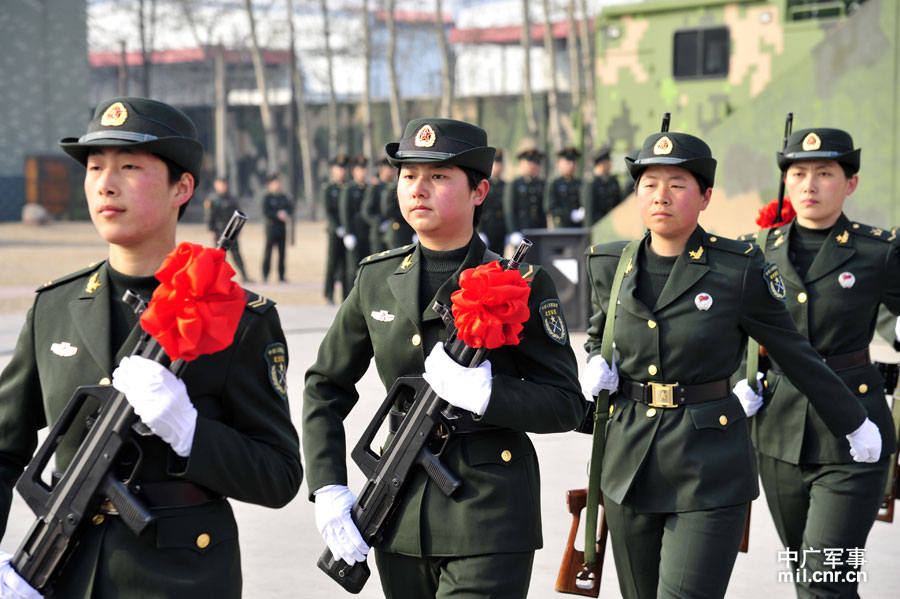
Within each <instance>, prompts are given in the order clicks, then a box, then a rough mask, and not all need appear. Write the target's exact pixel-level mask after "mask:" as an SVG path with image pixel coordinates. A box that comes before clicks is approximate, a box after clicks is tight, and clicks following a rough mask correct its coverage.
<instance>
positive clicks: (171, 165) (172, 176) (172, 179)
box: [153, 154, 199, 220]
mask: <svg viewBox="0 0 900 599" xmlns="http://www.w3.org/2000/svg"><path fill="white" fill-rule="evenodd" d="M153 155H154V156H156V157H157V158H159V159H160V160H162V161H163V163H164V164H165V165H166V169H167V170H168V171H169V185H175V184H176V183H178V182H179V181H181V175H183V174H184V173H186V172H187V169H186V168H184V167H182V166H180V165H178V164H176V163H175V162H174V161H172V160H169V159H168V158H166V157H165V156H160V155H159V154H153ZM198 184H199V181H198V180H197V179H194V190H196V189H197V185H198ZM193 197H194V196H193V195H192V196H191V197H190V198H188V201H187V202H185V203H184V204H182V205H181V206H179V207H178V220H181V216H182V215H183V214H184V211H185V210H186V209H187V205H188V204H190V203H191V198H193Z"/></svg>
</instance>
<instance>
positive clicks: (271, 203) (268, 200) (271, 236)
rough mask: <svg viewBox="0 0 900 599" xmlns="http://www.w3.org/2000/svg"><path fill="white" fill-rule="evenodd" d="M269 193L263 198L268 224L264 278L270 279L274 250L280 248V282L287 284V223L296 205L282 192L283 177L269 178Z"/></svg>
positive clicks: (267, 186) (265, 217)
mask: <svg viewBox="0 0 900 599" xmlns="http://www.w3.org/2000/svg"><path fill="white" fill-rule="evenodd" d="M266 188H267V189H268V192H267V193H266V194H265V195H264V196H263V198H262V202H261V204H262V211H263V218H264V219H265V223H266V247H265V250H263V264H262V278H263V282H265V281H266V279H268V278H269V267H270V265H271V259H272V249H273V248H274V247H276V246H277V247H278V280H279V281H281V282H282V283H286V282H287V279H285V278H284V258H285V256H284V253H285V244H286V242H287V222H288V220H290V218H291V213H292V212H293V211H294V204H293V202H291V200H290V198H289V197H287V195H286V194H285V193H284V192H283V191H282V186H281V175H280V174H278V173H272V174H270V175H269V176H268V178H267V184H266Z"/></svg>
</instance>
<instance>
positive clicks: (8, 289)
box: [0, 223, 900, 599]
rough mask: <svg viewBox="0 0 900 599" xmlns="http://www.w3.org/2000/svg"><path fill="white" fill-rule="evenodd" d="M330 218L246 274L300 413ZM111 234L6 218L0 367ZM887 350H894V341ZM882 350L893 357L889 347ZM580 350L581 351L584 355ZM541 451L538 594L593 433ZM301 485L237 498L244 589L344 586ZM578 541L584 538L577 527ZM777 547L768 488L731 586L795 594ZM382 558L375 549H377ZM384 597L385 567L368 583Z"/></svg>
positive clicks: (545, 589) (289, 591) (610, 583)
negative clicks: (280, 261) (783, 577)
mask: <svg viewBox="0 0 900 599" xmlns="http://www.w3.org/2000/svg"><path fill="white" fill-rule="evenodd" d="M322 229H323V227H322V224H321V223H313V224H309V223H307V224H304V225H302V226H299V227H298V231H297V237H296V239H297V244H296V245H295V246H294V247H293V248H292V249H290V250H289V258H288V264H289V270H288V279H289V281H290V283H288V284H284V285H278V284H275V285H260V284H255V285H252V284H251V285H248V286H249V287H251V288H254V289H256V290H258V291H260V292H261V293H264V294H265V295H268V296H271V297H274V298H275V299H276V300H277V301H278V302H279V312H280V314H281V318H282V321H283V323H284V327H285V330H286V332H287V339H288V344H289V346H290V354H291V367H290V370H289V374H288V385H289V389H290V390H291V391H290V398H291V407H292V410H293V413H294V414H295V415H299V413H300V402H301V389H302V384H303V374H304V372H305V370H306V368H307V367H308V366H309V365H310V364H311V363H312V362H313V361H314V359H315V352H316V349H317V347H318V345H319V342H320V340H321V338H322V336H323V334H324V332H325V330H326V328H327V327H328V325H329V323H330V322H331V319H332V318H333V315H334V313H335V308H333V307H331V306H326V305H324V302H323V301H322V299H321V283H320V281H321V279H322V273H323V271H324V265H323V251H322V248H323V247H324V235H323V233H322ZM183 232H184V239H190V240H192V241H197V242H200V243H206V235H205V233H204V231H203V230H202V227H200V226H198V225H185V226H183ZM241 235H242V238H241V239H242V251H243V253H244V258H245V260H246V261H247V263H248V264H249V265H250V266H251V273H250V274H251V277H256V278H258V277H259V270H258V269H259V266H258V265H259V263H260V258H259V255H260V253H261V249H262V238H261V230H260V227H259V225H254V224H250V225H248V226H247V228H246V229H245V231H244V232H242V234H241ZM103 257H104V255H103V245H102V244H101V243H98V242H97V241H96V239H95V237H94V235H93V230H92V229H91V227H90V225H88V224H71V223H68V224H57V225H52V226H50V227H42V228H32V227H25V226H22V225H19V224H15V225H13V224H0V264H2V267H0V368H2V367H4V366H5V365H6V363H7V362H8V361H9V357H10V353H11V351H12V349H13V347H14V345H15V341H16V337H17V334H18V330H19V328H20V327H21V325H22V322H23V320H24V316H23V313H24V311H25V310H26V309H27V307H28V305H29V304H30V298H31V294H32V290H33V289H34V288H35V287H37V286H38V285H39V284H41V283H43V282H44V281H46V280H49V279H52V278H54V277H57V276H60V275H61V274H64V273H66V272H70V271H71V270H74V269H76V268H80V267H81V266H84V265H86V264H87V263H89V262H91V261H92V260H97V259H102V258H103ZM583 342H584V334H583V333H581V334H579V333H576V334H573V335H572V344H573V347H574V348H575V351H576V353H577V354H578V356H579V359H581V358H583V357H584V354H583V352H582V350H581V344H582V343H583ZM885 355H887V353H885ZM882 359H884V358H882ZM581 361H583V360H581ZM360 393H361V396H362V397H363V398H364V399H363V400H362V401H361V403H360V405H359V406H358V407H357V409H356V410H355V411H354V412H353V413H352V414H351V415H350V417H349V418H348V421H347V426H348V430H349V433H348V438H350V439H356V438H358V437H359V435H360V434H361V432H362V429H363V427H364V426H365V424H366V423H367V421H368V418H369V417H370V416H371V414H372V412H373V411H374V410H375V408H376V407H377V405H378V404H379V403H380V401H381V399H382V398H383V395H384V389H383V388H381V386H380V383H379V381H378V379H377V377H376V376H375V375H374V373H373V372H372V371H370V372H369V373H367V374H366V376H365V377H364V379H363V381H362V382H361V384H360ZM532 439H533V441H534V444H535V446H536V448H537V451H538V455H539V456H540V460H541V473H542V479H543V485H542V504H543V520H544V524H543V531H544V545H545V547H544V549H542V550H541V551H539V552H538V553H537V556H536V559H535V566H534V572H533V577H532V584H531V592H530V593H529V595H528V596H529V598H530V599H537V598H543V597H553V596H559V595H557V594H555V593H554V592H553V586H554V583H555V580H556V573H557V570H558V567H559V563H560V559H561V556H562V553H563V549H564V545H565V542H566V538H567V536H568V531H569V527H570V522H571V519H570V516H569V514H568V512H567V510H566V506H565V499H564V497H565V490H566V489H570V488H577V487H583V486H585V484H586V474H585V470H586V456H587V454H588V452H589V439H588V438H587V437H585V436H583V435H578V434H575V433H568V434H554V435H533V436H532ZM351 472H352V475H353V479H352V480H351V483H350V486H351V488H352V489H354V490H358V489H359V488H360V487H361V486H362V483H363V480H362V478H361V476H359V475H358V472H357V471H356V470H355V468H351ZM306 494H307V489H306V487H305V485H304V487H303V488H302V490H301V492H300V495H299V496H298V497H297V498H296V499H295V500H294V501H292V502H291V503H290V504H289V505H288V506H287V507H285V508H284V509H282V510H269V509H265V508H261V507H258V506H252V505H247V504H241V503H235V511H236V513H237V517H238V521H239V525H240V530H241V547H242V553H243V570H244V596H245V597H246V598H247V599H282V598H284V599H287V598H295V597H304V598H310V599H315V598H319V597H321V598H326V597H328V598H331V597H339V596H349V595H344V594H343V591H341V590H340V588H339V587H338V586H337V585H335V584H334V583H332V582H331V580H330V579H329V578H327V577H326V576H325V575H324V574H322V573H321V572H319V570H318V569H317V568H316V566H315V562H316V559H317V558H318V556H319V554H320V553H321V551H322V548H323V546H324V545H323V543H322V541H321V539H320V537H319V535H318V532H317V531H316V529H315V523H314V513H313V506H312V504H311V503H309V502H308V501H307V500H306ZM32 520H33V516H32V514H31V513H30V511H29V510H28V509H27V507H26V506H25V505H24V503H22V502H21V501H20V500H18V497H16V500H15V502H14V505H13V510H12V512H11V514H10V517H9V525H8V528H7V534H6V536H5V537H4V538H3V539H2V541H0V548H2V549H3V550H5V551H8V552H12V551H14V550H15V548H16V547H17V545H18V543H19V541H20V540H21V539H22V537H23V536H24V534H25V532H26V530H27V528H28V527H29V526H30V525H31V522H32ZM578 543H579V544H580V543H581V540H580V539H579V541H578ZM779 549H780V547H779V544H778V539H777V536H776V534H775V529H774V527H773V525H772V520H771V518H770V517H769V514H768V511H767V508H766V506H765V501H764V500H763V498H762V497H760V499H759V500H757V501H755V502H754V504H753V518H752V522H751V535H750V552H749V553H747V554H741V555H739V556H738V560H737V564H736V566H735V570H734V573H733V576H732V579H731V583H730V586H729V592H728V597H734V598H741V599H743V598H751V597H752V598H758V597H766V598H767V599H782V598H783V599H789V598H790V597H793V596H794V593H793V589H792V587H791V585H789V584H786V583H780V582H778V579H777V577H778V572H779V571H780V570H781V567H780V564H779V562H778V551H779ZM866 558H867V560H868V564H867V565H866V567H865V571H866V573H867V575H868V582H866V583H865V584H863V585H861V586H860V595H861V596H862V597H864V598H865V599H888V598H894V597H897V596H898V591H897V588H898V587H900V568H898V567H897V564H898V563H900V516H898V522H897V523H895V524H886V523H880V522H876V524H875V527H874V529H873V531H872V534H871V535H870V537H869V546H868V549H867V553H866ZM370 562H373V563H372V566H373V569H374V560H370ZM606 562H607V563H606V566H607V567H606V568H604V578H603V582H602V585H601V590H602V596H603V597H609V598H611V599H615V598H617V597H619V596H620V595H619V593H618V587H617V584H616V579H615V571H614V569H613V568H612V556H611V555H609V549H607V560H606ZM359 596H360V597H363V598H368V599H374V598H379V597H382V596H383V595H382V594H381V592H380V589H379V585H378V583H377V576H376V574H375V573H374V572H373V580H371V581H370V582H369V584H368V585H367V586H366V588H365V589H364V590H363V592H362V593H361V594H360V595H359Z"/></svg>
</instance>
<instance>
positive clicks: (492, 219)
mask: <svg viewBox="0 0 900 599" xmlns="http://www.w3.org/2000/svg"><path fill="white" fill-rule="evenodd" d="M502 176H503V150H500V149H499V148H498V149H497V153H496V154H495V155H494V166H493V167H492V169H491V178H490V179H489V180H488V183H490V185H491V187H490V189H488V192H487V196H486V197H485V198H484V204H483V205H482V206H483V208H482V212H481V222H479V223H478V232H479V233H482V234H483V235H484V236H485V237H487V239H485V243H486V244H487V246H488V249H490V250H491V251H494V252H497V253H498V254H501V255H502V254H503V250H504V249H505V246H506V221H505V220H504V218H503V190H504V187H505V186H506V182H505V181H503V179H502Z"/></svg>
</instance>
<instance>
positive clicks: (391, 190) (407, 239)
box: [381, 183, 415, 249]
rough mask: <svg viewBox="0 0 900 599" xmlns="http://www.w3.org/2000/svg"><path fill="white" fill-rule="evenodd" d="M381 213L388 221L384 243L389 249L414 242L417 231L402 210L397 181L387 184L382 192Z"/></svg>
mask: <svg viewBox="0 0 900 599" xmlns="http://www.w3.org/2000/svg"><path fill="white" fill-rule="evenodd" d="M381 213H382V214H384V216H385V218H386V219H387V221H388V227H387V230H386V231H385V232H384V245H385V246H386V247H387V248H388V249H392V248H398V247H400V246H402V245H409V244H410V243H412V239H413V235H415V231H413V228H412V227H410V226H409V223H408V222H406V219H405V218H403V213H402V212H401V211H400V202H399V201H398V200H397V184H396V183H391V184H390V185H386V186H385V188H384V191H382V192H381Z"/></svg>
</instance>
